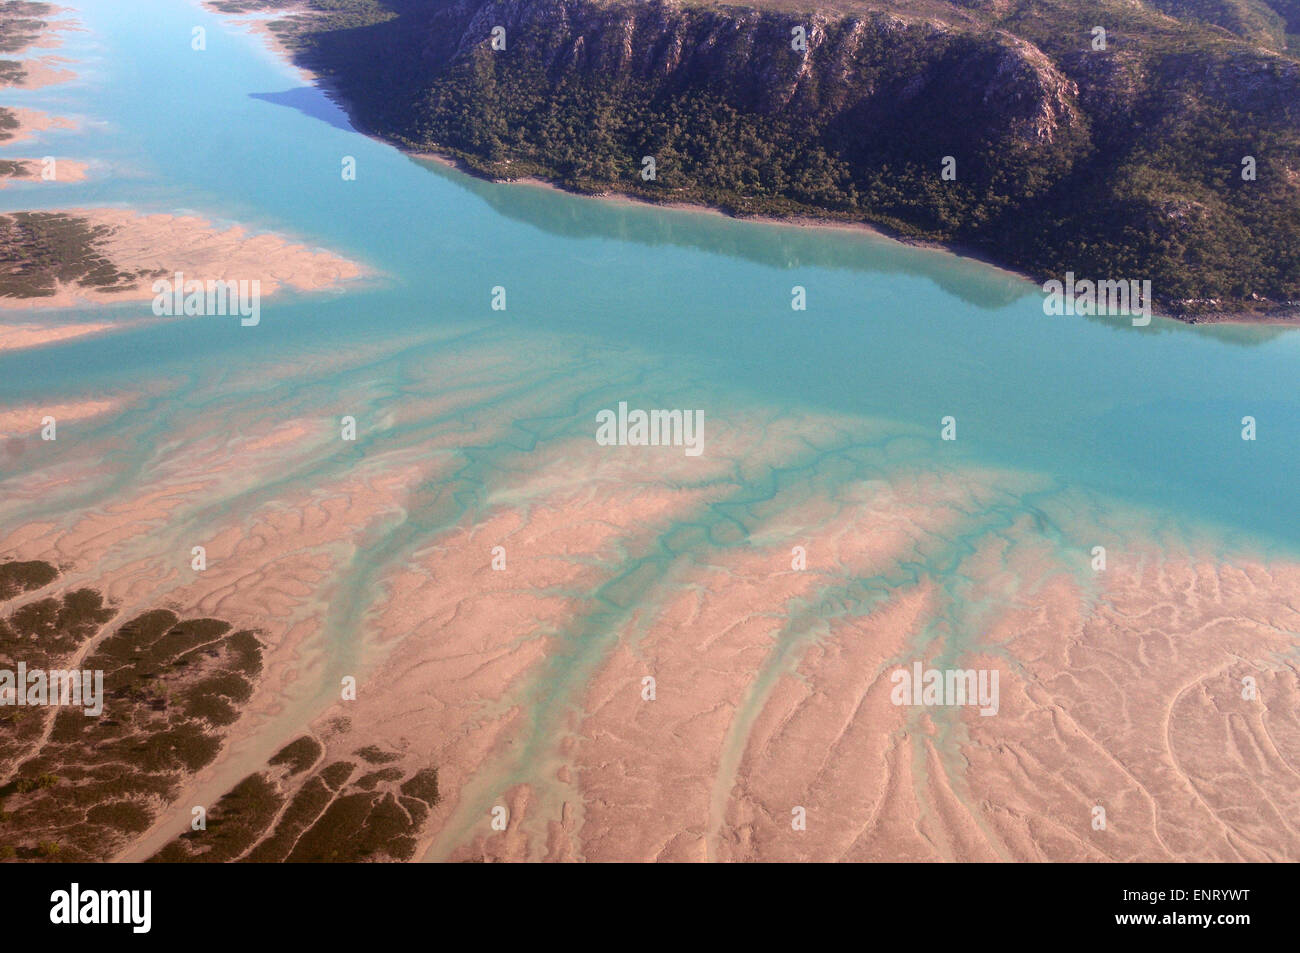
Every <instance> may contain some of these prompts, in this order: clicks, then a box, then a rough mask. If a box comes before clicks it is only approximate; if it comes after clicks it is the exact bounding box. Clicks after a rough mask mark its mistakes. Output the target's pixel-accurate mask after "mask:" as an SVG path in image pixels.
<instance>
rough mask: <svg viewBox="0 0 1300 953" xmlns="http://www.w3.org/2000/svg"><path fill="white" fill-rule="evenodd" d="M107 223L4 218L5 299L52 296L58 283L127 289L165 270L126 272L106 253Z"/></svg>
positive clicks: (25, 215) (0, 292)
mask: <svg viewBox="0 0 1300 953" xmlns="http://www.w3.org/2000/svg"><path fill="white" fill-rule="evenodd" d="M109 234H110V227H109V226H107V225H96V224H92V223H91V222H89V221H88V220H86V219H85V218H82V217H80V216H77V215H68V214H66V213H64V212H13V213H11V214H9V215H0V297H4V298H47V297H50V296H52V295H54V294H56V293H57V292H58V289H59V285H76V286H77V287H80V288H91V289H94V290H96V291H107V292H115V291H126V290H128V289H130V288H132V287H134V286H135V285H136V283H137V282H139V281H140V280H141V279H143V278H151V277H157V276H158V275H161V274H163V273H162V272H157V273H154V272H146V271H138V272H130V271H123V270H122V269H120V268H118V267H117V266H116V265H114V264H113V262H112V261H110V260H109V259H108V258H107V257H106V256H105V255H104V250H103V244H102V242H103V239H104V238H106V237H107V236H108V235H109Z"/></svg>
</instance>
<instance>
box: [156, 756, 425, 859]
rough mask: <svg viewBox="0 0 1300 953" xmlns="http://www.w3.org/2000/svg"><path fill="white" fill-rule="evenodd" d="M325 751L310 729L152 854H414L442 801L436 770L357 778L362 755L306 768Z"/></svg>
mask: <svg viewBox="0 0 1300 953" xmlns="http://www.w3.org/2000/svg"><path fill="white" fill-rule="evenodd" d="M323 753H324V748H323V747H322V746H321V744H320V742H318V741H316V739H314V738H312V737H310V736H307V735H304V736H303V737H301V738H299V739H297V740H296V741H294V742H292V743H290V744H288V745H286V746H285V747H284V748H283V749H281V750H280V752H279V753H277V754H276V755H275V756H274V757H272V758H271V759H270V761H269V762H268V765H269V769H268V770H266V771H262V772H259V773H257V774H253V775H249V776H248V777H247V778H245V779H244V780H243V781H241V782H240V783H239V784H237V785H236V786H235V787H234V788H233V789H232V790H231V791H230V793H229V794H227V795H225V796H224V797H223V798H222V799H221V800H220V801H219V802H217V804H216V806H215V807H214V808H213V809H212V811H211V813H210V814H209V817H208V821H207V829H206V830H200V831H187V832H186V833H185V834H183V835H181V836H180V837H178V838H177V839H176V840H174V841H172V842H171V843H170V844H168V845H167V846H166V847H165V848H163V849H162V850H161V851H159V852H158V853H157V854H156V855H154V856H153V857H152V858H150V859H151V860H153V861H161V862H182V861H185V862H193V863H214V862H220V861H232V860H244V861H250V862H280V861H288V862H290V863H298V862H306V863H320V862H343V861H381V860H410V859H411V857H412V856H413V855H414V853H415V846H416V835H417V834H418V833H419V830H420V828H421V827H422V826H423V825H424V822H425V821H426V820H427V819H428V816H429V810H430V809H431V808H432V807H433V806H434V805H435V804H437V803H438V772H437V770H436V769H433V768H426V769H422V770H419V771H416V772H415V773H414V774H412V775H411V776H410V777H409V778H406V780H405V781H403V780H402V779H403V778H404V777H405V776H406V772H405V771H403V770H402V769H401V768H397V767H388V768H384V769H381V770H379V771H373V772H370V773H368V774H363V775H362V776H361V777H359V778H357V779H355V780H352V779H353V775H354V774H356V771H357V767H358V766H357V764H356V762H353V761H347V760H340V761H332V762H330V763H329V764H328V765H325V766H323V767H321V768H319V769H318V770H316V771H313V772H311V773H310V774H308V775H306V776H303V772H304V771H306V770H307V769H308V768H309V767H311V766H312V765H313V764H315V763H316V762H317V761H319V760H320V757H321V755H322V754H323ZM356 754H357V755H358V756H359V757H360V758H361V760H362V761H365V762H368V763H370V764H386V763H391V762H394V761H398V760H401V755H400V754H397V753H396V752H385V751H382V750H380V749H379V748H377V747H375V746H374V745H370V746H368V747H366V748H362V749H360V750H359V751H357V752H356ZM349 781H351V782H352V783H351V784H349ZM295 786H296V791H295V790H294V788H295Z"/></svg>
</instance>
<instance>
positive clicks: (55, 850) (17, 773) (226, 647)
mask: <svg viewBox="0 0 1300 953" xmlns="http://www.w3.org/2000/svg"><path fill="white" fill-rule="evenodd" d="M57 577H58V570H57V569H56V568H55V567H53V566H51V565H49V564H48V563H43V562H5V563H0V601H5V602H11V601H13V600H15V599H17V598H19V597H20V596H22V595H23V594H25V593H31V592H35V591H36V590H39V589H41V588H43V587H44V586H46V585H48V584H49V583H51V582H53V581H55V580H56V579H57ZM115 615H116V610H114V609H113V608H112V607H110V606H106V605H105V604H104V602H103V598H102V597H101V595H100V594H99V593H98V592H95V591H94V590H92V589H76V590H72V591H67V592H63V593H60V594H56V595H52V596H48V597H45V598H37V599H35V600H34V601H28V602H24V603H21V604H18V605H17V607H16V608H13V609H12V611H11V612H9V614H8V615H7V616H5V617H2V618H0V669H6V670H9V671H14V670H16V668H17V666H18V663H19V662H20V661H21V662H23V663H25V664H26V666H27V669H28V670H29V671H31V670H36V669H40V670H43V671H49V670H67V669H73V668H75V669H78V670H87V669H88V670H91V671H95V670H99V671H102V672H103V673H104V682H103V686H104V696H105V698H104V709H103V713H102V714H101V715H100V716H98V717H88V716H87V715H86V714H85V713H84V710H83V707H68V706H62V707H51V706H42V707H18V706H10V705H5V706H3V707H0V857H7V858H14V859H19V860H23V859H31V858H50V859H53V858H56V857H57V859H59V860H103V859H106V858H109V857H111V856H113V854H114V853H115V852H116V851H117V850H118V849H120V848H121V847H122V846H123V845H124V844H125V843H126V841H127V840H128V839H129V838H130V837H131V836H132V835H135V834H139V833H140V832H142V831H144V830H146V829H147V828H148V827H149V825H150V823H152V821H153V818H154V817H155V816H156V814H157V811H158V809H159V808H160V807H161V806H162V805H163V804H164V803H166V802H167V801H169V800H171V799H172V798H174V797H175V796H176V794H177V792H178V789H179V785H180V782H181V781H183V780H184V779H185V778H186V777H187V776H188V775H189V774H191V773H192V772H194V771H197V770H198V769H199V768H202V767H204V766H205V765H207V764H210V763H211V762H212V761H213V759H214V758H216V756H217V752H218V751H219V750H220V747H221V741H222V731H223V729H224V728H225V727H226V726H228V725H230V724H232V723H233V722H234V721H235V720H236V719H237V718H238V709H239V706H241V705H242V704H243V703H244V702H246V701H247V700H248V698H249V696H250V694H251V692H252V683H253V680H254V679H256V678H257V676H258V675H259V673H260V672H261V668H262V651H261V646H260V644H259V643H258V641H257V639H256V638H255V637H254V635H253V633H252V632H249V631H246V630H245V631H238V632H232V631H231V626H230V625H229V623H226V622H222V621H220V620H218V619H189V620H181V619H180V618H179V617H178V616H177V615H176V614H175V613H174V612H171V611H168V610H163V609H159V610H155V611H152V612H146V613H144V614H143V615H139V616H136V617H135V618H133V619H131V620H129V621H127V622H125V623H123V624H121V625H120V626H118V628H117V629H116V630H115V631H109V630H108V625H109V623H110V622H111V620H112V619H113V617H114V616H115ZM95 639H98V641H97V642H95V643H94V644H93V646H92V648H91V649H90V651H88V652H87V653H86V654H85V655H84V657H82V658H81V660H80V661H78V662H76V663H75V664H74V663H73V661H72V660H73V659H74V658H75V657H76V653H77V652H78V651H79V650H81V649H82V648H83V647H84V646H85V645H87V644H88V643H90V642H91V641H92V640H95Z"/></svg>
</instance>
